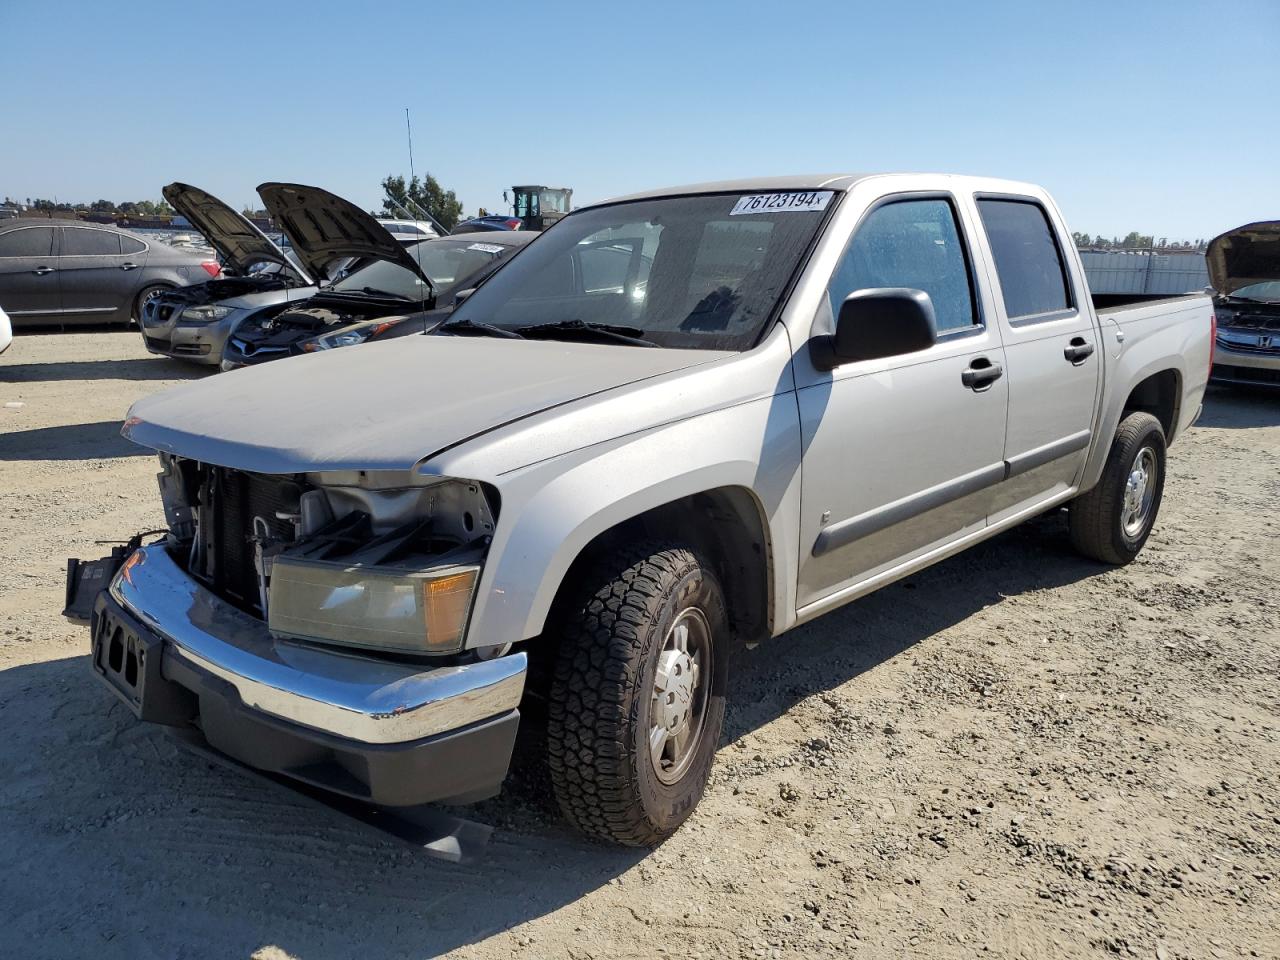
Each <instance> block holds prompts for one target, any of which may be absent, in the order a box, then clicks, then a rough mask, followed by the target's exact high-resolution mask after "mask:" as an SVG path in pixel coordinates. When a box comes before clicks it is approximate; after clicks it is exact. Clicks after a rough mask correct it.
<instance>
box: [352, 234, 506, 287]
mask: <svg viewBox="0 0 1280 960" xmlns="http://www.w3.org/2000/svg"><path fill="white" fill-rule="evenodd" d="M513 249H514V248H511V247H506V246H502V245H500V244H496V243H481V242H479V241H476V240H425V241H423V242H422V243H414V244H410V245H409V246H407V247H405V250H406V251H407V252H408V254H409V256H411V257H412V258H413V259H414V260H417V259H418V258H419V256H421V258H422V261H421V262H422V272H423V273H425V274H426V275H427V276H428V277H430V278H431V283H432V285H433V286H434V287H435V295H436V297H437V298H439V297H440V296H442V295H444V294H448V293H451V292H452V291H453V290H455V289H457V288H458V287H460V286H461V285H463V284H465V283H466V282H467V281H468V280H470V279H471V278H472V277H473V276H475V275H476V274H477V273H479V272H480V271H481V270H483V269H484V268H485V267H487V266H489V265H490V264H491V263H493V261H494V259H495V258H499V257H504V256H507V255H508V254H510V253H511V252H512V250H513ZM366 287H367V288H369V289H370V290H377V291H378V292H379V293H382V294H388V293H389V294H392V295H393V296H398V297H404V298H405V299H406V300H425V299H426V298H427V297H428V296H430V291H428V290H427V285H426V284H425V283H423V282H422V278H421V277H419V276H418V275H417V274H416V273H414V272H413V271H412V270H409V269H408V268H407V267H402V266H400V265H398V264H395V263H388V262H387V261H385V260H377V261H375V262H373V263H371V264H369V265H368V266H367V267H361V268H360V269H359V270H356V271H354V272H352V273H349V274H348V275H347V276H345V277H343V278H342V279H341V280H339V281H338V282H337V283H335V284H334V285H333V289H334V290H345V291H348V292H351V293H361V292H363V291H364V290H365V288H366Z"/></svg>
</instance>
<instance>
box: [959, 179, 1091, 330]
mask: <svg viewBox="0 0 1280 960" xmlns="http://www.w3.org/2000/svg"><path fill="white" fill-rule="evenodd" d="M978 212H979V214H980V215H981V216H982V227H983V229H984V230H986V232H987V242H988V243H990V244H991V255H992V257H993V258H994V259H995V262H996V273H997V274H998V275H999V277H1000V291H1001V293H1002V294H1003V295H1004V312H1005V315H1006V316H1008V317H1009V319H1010V320H1016V319H1017V318H1019V317H1031V316H1035V315H1037V314H1042V313H1056V312H1057V311H1060V310H1067V309H1069V308H1070V307H1071V293H1070V288H1069V287H1068V285H1067V275H1066V271H1065V270H1064V269H1063V262H1062V251H1061V250H1060V249H1059V248H1058V241H1057V238H1056V237H1055V236H1054V234H1053V229H1052V228H1051V227H1050V225H1049V218H1048V217H1047V216H1045V212H1044V209H1043V208H1042V207H1041V206H1040V204H1038V203H1035V202H1034V201H1031V200H979V201H978Z"/></svg>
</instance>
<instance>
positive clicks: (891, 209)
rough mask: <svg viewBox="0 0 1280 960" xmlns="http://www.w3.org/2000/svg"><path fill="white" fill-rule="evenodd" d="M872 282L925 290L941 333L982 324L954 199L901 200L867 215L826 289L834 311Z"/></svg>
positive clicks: (880, 285) (886, 285) (874, 285)
mask: <svg viewBox="0 0 1280 960" xmlns="http://www.w3.org/2000/svg"><path fill="white" fill-rule="evenodd" d="M871 287H908V288H910V289H913V290H923V291H924V292H925V293H927V294H928V295H929V299H930V300H932V301H933V313H934V317H935V319H936V320H937V323H938V332H939V333H951V332H953V331H957V330H969V329H972V328H973V327H974V326H975V325H976V324H977V322H978V318H977V311H976V309H975V308H974V300H973V284H972V282H971V279H970V275H969V258H968V255H967V253H966V251H965V247H964V242H963V240H962V239H961V237H960V229H959V227H958V226H957V224H956V214H955V210H954V209H953V208H952V206H951V203H950V201H948V200H946V199H944V198H942V197H936V198H935V197H930V198H923V199H919V200H896V201H894V202H892V203H886V204H884V205H883V206H880V207H877V208H876V209H874V210H872V211H871V213H869V214H867V217H866V219H864V220H863V221H862V224H861V225H860V226H859V227H858V232H857V233H855V234H854V236H853V239H852V240H850V241H849V246H848V248H847V249H846V250H845V252H844V257H843V259H842V260H841V261H840V265H839V266H838V267H837V268H836V272H835V275H834V276H833V277H832V278H831V285H830V287H828V289H827V295H828V296H829V297H830V300H831V312H832V315H833V316H834V315H839V313H840V305H841V304H842V303H844V300H845V298H846V297H847V296H849V294H851V293H853V292H854V291H855V290H865V289H867V288H871Z"/></svg>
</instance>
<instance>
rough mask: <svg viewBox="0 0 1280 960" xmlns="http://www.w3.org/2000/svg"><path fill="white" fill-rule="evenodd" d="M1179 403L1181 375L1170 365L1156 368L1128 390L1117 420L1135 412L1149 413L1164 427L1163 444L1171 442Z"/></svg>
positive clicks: (1177, 418) (1176, 422)
mask: <svg viewBox="0 0 1280 960" xmlns="http://www.w3.org/2000/svg"><path fill="white" fill-rule="evenodd" d="M1181 405H1182V374H1181V373H1180V372H1179V371H1178V370H1176V369H1174V368H1172V367H1169V368H1166V369H1164V370H1159V371H1157V372H1155V373H1153V374H1151V375H1150V376H1148V377H1147V378H1146V379H1144V380H1142V381H1141V382H1140V383H1138V384H1137V385H1136V386H1135V387H1134V388H1133V389H1132V390H1130V391H1129V396H1128V397H1127V398H1125V402H1124V406H1123V407H1121V410H1120V419H1121V420H1123V419H1124V418H1125V417H1126V416H1128V415H1129V414H1131V413H1134V412H1136V411H1141V412H1143V413H1149V414H1151V415H1152V416H1153V417H1155V418H1156V419H1157V420H1159V421H1160V426H1161V427H1163V428H1164V436H1165V441H1166V443H1170V444H1172V443H1173V437H1174V433H1175V432H1176V431H1177V427H1178V422H1179V414H1180V413H1181V410H1180V407H1181Z"/></svg>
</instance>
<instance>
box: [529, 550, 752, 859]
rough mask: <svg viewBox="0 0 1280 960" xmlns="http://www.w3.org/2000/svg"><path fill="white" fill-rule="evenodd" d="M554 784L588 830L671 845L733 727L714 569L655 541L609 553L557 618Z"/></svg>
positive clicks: (629, 841) (551, 729)
mask: <svg viewBox="0 0 1280 960" xmlns="http://www.w3.org/2000/svg"><path fill="white" fill-rule="evenodd" d="M557 626H558V629H559V631H560V633H561V637H560V648H559V652H558V656H557V662H556V668H555V673H554V676H553V677H552V682H551V690H550V697H549V705H548V717H547V752H548V765H549V767H550V771H551V782H552V785H553V787H554V789H555V794H556V799H557V800H558V801H559V803H560V808H561V809H562V810H563V811H564V814H565V816H566V817H567V818H568V819H569V821H570V822H571V823H573V824H574V826H576V827H577V828H578V829H580V830H581V831H583V832H584V833H586V834H588V835H590V836H593V837H596V838H599V839H601V840H607V841H611V842H613V843H618V844H623V845H625V846H651V845H653V844H655V843H658V842H660V841H661V840H664V839H666V838H667V837H669V836H670V835H671V834H672V833H674V832H675V831H676V829H677V828H678V827H679V826H680V824H682V823H683V822H684V821H685V819H686V818H687V817H688V816H689V814H690V813H692V812H693V808H694V807H695V806H696V805H697V803H698V801H699V800H700V799H701V798H702V793H703V790H704V789H705V787H706V784H707V778H708V777H709V776H710V773H711V764H712V761H713V760H714V758H715V751H716V746H717V744H718V743H719V740H720V731H721V727H722V726H723V723H724V707H725V684H726V680H727V677H728V646H729V645H728V620H727V617H726V614H725V605H724V595H723V593H722V592H721V589H720V584H719V582H718V581H717V580H716V578H715V576H714V574H713V573H712V572H711V570H710V567H709V566H708V565H707V564H706V563H704V562H703V561H702V560H701V559H700V558H699V557H698V555H697V554H696V553H694V552H693V551H692V550H690V549H688V548H686V547H683V546H680V545H676V544H669V543H648V544H641V545H638V546H636V547H633V548H628V549H626V550H624V551H620V553H618V554H613V555H611V556H610V555H602V556H601V557H600V558H599V559H598V560H597V561H596V562H595V563H594V564H592V565H590V567H589V568H588V569H587V570H586V571H585V572H584V573H583V575H582V576H581V577H580V578H579V581H578V583H577V584H576V594H575V595H574V596H573V599H572V600H571V601H570V602H569V603H568V604H567V605H566V607H565V609H564V611H563V614H562V615H561V616H560V617H559V618H558V623H557Z"/></svg>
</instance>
